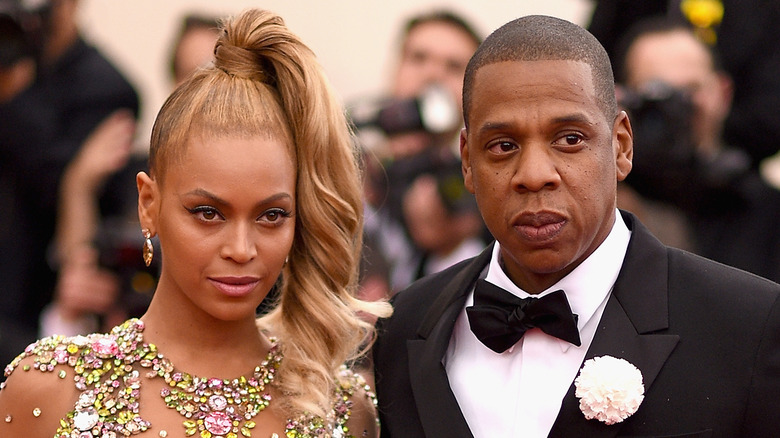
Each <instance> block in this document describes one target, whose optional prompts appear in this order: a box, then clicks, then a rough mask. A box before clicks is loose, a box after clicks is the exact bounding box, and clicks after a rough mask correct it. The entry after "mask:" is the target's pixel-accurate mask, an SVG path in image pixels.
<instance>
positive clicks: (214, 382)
mask: <svg viewBox="0 0 780 438" xmlns="http://www.w3.org/2000/svg"><path fill="white" fill-rule="evenodd" d="M209 386H210V387H212V388H217V389H219V388H222V380H220V379H215V378H211V379H209Z"/></svg>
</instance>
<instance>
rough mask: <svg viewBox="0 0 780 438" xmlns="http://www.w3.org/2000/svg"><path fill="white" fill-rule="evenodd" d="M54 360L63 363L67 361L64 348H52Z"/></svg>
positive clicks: (66, 353)
mask: <svg viewBox="0 0 780 438" xmlns="http://www.w3.org/2000/svg"><path fill="white" fill-rule="evenodd" d="M54 360H56V361H57V363H59V364H63V363H65V362H67V361H68V352H67V351H65V350H54Z"/></svg>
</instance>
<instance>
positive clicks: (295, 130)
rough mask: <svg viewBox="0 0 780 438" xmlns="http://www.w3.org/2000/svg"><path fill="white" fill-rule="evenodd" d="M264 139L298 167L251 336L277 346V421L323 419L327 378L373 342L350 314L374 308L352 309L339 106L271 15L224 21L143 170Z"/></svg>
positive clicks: (353, 255)
mask: <svg viewBox="0 0 780 438" xmlns="http://www.w3.org/2000/svg"><path fill="white" fill-rule="evenodd" d="M226 134H230V135H235V134H239V135H247V136H255V135H265V136H269V137H273V138H275V139H279V140H281V141H282V143H284V144H287V145H288V147H289V148H290V153H291V156H292V157H293V160H294V161H295V163H296V166H297V182H296V213H295V220H296V224H295V237H294V239H293V245H292V249H291V251H290V254H289V259H288V263H286V264H285V267H284V269H283V274H282V282H281V285H280V294H279V299H278V303H277V305H276V306H275V308H274V309H273V310H272V311H270V312H269V313H268V314H267V315H265V316H263V317H261V318H260V319H259V320H258V327H259V328H260V329H262V330H264V331H267V332H269V333H271V334H273V335H275V336H278V338H279V339H280V347H281V351H282V353H283V354H284V360H283V361H282V364H281V366H280V368H279V370H278V373H277V377H276V384H277V388H278V389H279V390H280V392H281V393H282V394H283V397H282V400H278V399H277V398H275V399H274V401H275V402H274V403H273V404H272V406H276V407H278V408H281V409H286V411H284V412H285V413H289V412H292V413H294V414H302V413H304V412H305V413H310V414H316V415H320V416H325V414H326V412H327V411H328V410H329V408H330V406H331V404H332V401H333V400H332V399H333V396H334V391H335V388H336V379H335V378H336V376H337V372H338V368H339V367H340V366H341V365H342V364H343V363H345V362H346V361H349V360H351V359H354V358H356V357H357V356H359V355H360V354H362V353H364V351H361V346H362V347H363V348H366V345H367V344H370V341H372V340H373V335H374V333H373V326H372V324H370V323H367V322H366V321H364V320H363V319H361V318H360V314H361V312H365V313H366V314H369V315H374V316H387V315H388V314H389V312H390V308H389V305H388V304H387V303H385V302H381V303H380V302H375V303H369V302H364V301H361V300H358V299H357V298H355V292H356V289H357V278H358V265H359V260H360V252H361V248H362V240H361V237H362V205H363V201H362V189H361V178H360V169H359V167H358V162H359V161H358V155H357V150H356V148H355V142H354V141H353V140H354V139H353V137H352V133H351V131H350V129H349V125H348V122H347V119H346V116H345V112H344V109H343V107H342V106H341V102H340V100H339V99H338V98H337V97H336V94H335V93H334V91H333V90H332V88H331V86H330V84H329V82H328V80H327V78H326V77H325V75H324V73H323V71H322V69H321V67H320V65H319V64H318V62H317V60H316V57H315V55H314V53H313V52H312V51H311V50H310V49H309V48H308V47H307V46H306V45H304V44H303V43H302V42H301V41H300V40H299V39H298V37H297V36H295V35H294V34H293V33H291V32H290V30H289V29H288V28H287V27H286V26H285V25H284V22H283V20H282V19H281V18H280V17H279V16H277V15H274V14H272V13H270V12H267V11H261V10H256V9H252V10H248V11H245V12H244V13H242V14H241V15H239V16H238V17H235V18H233V19H228V20H226V21H225V22H224V23H223V25H222V29H221V33H220V36H219V39H218V41H217V43H216V47H215V61H214V65H213V66H211V67H207V68H204V69H201V70H200V71H198V72H196V73H195V74H194V75H193V76H191V77H190V78H189V79H188V80H187V81H185V82H184V83H183V84H182V85H180V86H179V88H177V89H176V90H175V91H174V93H173V94H172V95H171V97H169V99H168V100H167V101H166V103H165V104H164V105H163V108H162V109H161V111H160V114H159V115H158V118H157V121H156V122H155V125H154V127H153V132H152V143H151V149H150V171H151V172H152V174H153V176H155V175H156V178H158V179H160V180H161V181H162V179H163V177H164V169H165V167H166V166H167V165H169V164H171V163H174V162H175V160H177V159H178V158H179V157H181V156H182V154H183V151H182V150H181V149H182V148H183V147H184V145H185V144H186V140H187V139H188V138H189V137H190V136H194V135H200V136H219V135H226Z"/></svg>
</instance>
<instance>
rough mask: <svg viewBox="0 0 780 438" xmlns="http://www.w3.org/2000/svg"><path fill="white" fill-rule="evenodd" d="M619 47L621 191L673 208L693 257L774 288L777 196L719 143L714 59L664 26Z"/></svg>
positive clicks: (737, 152) (720, 111) (688, 36)
mask: <svg viewBox="0 0 780 438" xmlns="http://www.w3.org/2000/svg"><path fill="white" fill-rule="evenodd" d="M620 47H621V49H620V50H619V52H618V58H617V59H618V60H619V61H618V63H617V64H616V67H617V68H618V70H617V77H618V80H619V82H621V83H622V86H623V87H625V88H624V89H622V90H621V93H620V95H621V97H620V104H621V105H622V106H623V107H625V108H626V109H627V110H628V111H629V113H630V116H631V121H632V127H633V130H634V145H635V146H634V168H633V170H632V172H631V175H629V177H628V178H627V179H626V181H625V184H627V185H628V186H629V187H630V188H631V189H633V190H634V191H635V192H636V193H638V194H639V195H640V196H643V197H646V198H648V199H651V200H656V201H662V202H664V203H666V204H668V205H672V206H674V207H676V208H677V209H679V211H680V212H681V213H682V215H683V217H684V218H685V219H686V220H687V222H688V224H689V227H688V232H689V238H690V240H691V243H692V248H691V249H692V250H693V251H694V252H696V253H698V254H700V255H703V256H705V257H708V258H711V259H713V260H716V261H719V262H722V263H725V264H728V265H731V266H735V267H738V268H741V269H744V270H747V271H749V272H752V273H755V274H758V275H761V276H763V277H766V278H769V279H771V280H774V281H780V228H778V227H777V226H776V224H777V222H778V220H779V219H780V192H778V191H777V190H776V189H774V188H772V187H771V186H769V185H768V184H767V183H766V182H765V181H764V180H763V179H762V178H761V176H760V174H759V173H758V172H757V170H756V169H755V168H753V167H752V166H751V161H750V158H749V157H748V156H747V154H746V153H745V152H744V150H743V149H740V148H739V147H738V146H739V145H728V144H726V143H725V141H724V139H723V129H724V121H725V120H726V118H727V117H728V115H729V109H730V103H731V93H732V83H731V80H730V78H729V77H728V75H727V74H726V73H725V72H723V71H722V69H721V68H720V64H719V62H718V57H717V55H716V54H715V52H714V50H712V49H711V47H710V46H708V45H707V44H705V43H703V42H702V41H700V40H699V39H697V37H696V35H695V34H694V32H693V31H692V30H691V29H690V27H688V26H687V25H685V24H680V23H678V22H676V21H670V20H668V19H663V18H657V19H656V18H654V19H648V20H645V21H642V22H640V23H638V24H637V25H636V26H635V27H634V28H632V29H631V30H630V31H629V32H628V33H627V34H626V37H625V40H624V41H623V44H622V45H621V46H620ZM624 189H625V187H624ZM625 195H626V192H625V190H623V191H622V192H621V196H619V199H621V198H622V202H625V199H626V197H625Z"/></svg>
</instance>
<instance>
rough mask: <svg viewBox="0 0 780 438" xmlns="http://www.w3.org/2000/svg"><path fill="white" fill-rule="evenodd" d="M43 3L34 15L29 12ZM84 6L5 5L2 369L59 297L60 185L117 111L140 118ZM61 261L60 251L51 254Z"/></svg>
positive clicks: (47, 0) (0, 139)
mask: <svg viewBox="0 0 780 438" xmlns="http://www.w3.org/2000/svg"><path fill="white" fill-rule="evenodd" d="M28 5H34V7H28ZM78 5H79V2H78V1H77V0H42V1H36V2H22V1H18V0H3V2H2V7H1V8H0V10H2V11H3V14H0V15H2V17H0V20H2V23H3V24H2V25H1V26H0V28H2V29H3V33H2V36H1V38H2V41H3V42H2V47H3V48H4V49H5V48H10V49H14V50H11V51H10V53H9V52H6V51H5V50H4V53H3V57H2V62H3V71H4V72H7V71H12V72H13V74H10V75H6V74H5V73H4V74H3V75H2V78H3V80H6V79H8V78H9V77H10V78H11V79H12V80H10V81H7V82H6V83H5V84H3V85H2V86H0V89H2V90H3V92H2V95H3V97H2V102H0V120H2V123H0V208H2V210H3V211H4V212H5V213H6V214H4V215H3V217H2V218H0V278H2V285H1V286H0V361H2V362H3V363H7V362H9V361H10V360H11V359H12V358H13V355H14V354H16V353H17V352H18V351H20V349H23V348H24V347H25V346H26V345H27V344H29V343H30V342H32V341H33V340H35V339H36V338H37V336H38V320H39V314H40V312H41V310H42V309H43V307H44V306H45V305H46V304H47V303H49V302H50V301H51V299H52V295H53V291H54V285H55V281H56V269H57V264H58V263H59V262H60V261H61V260H59V259H58V257H57V254H51V253H49V254H48V255H49V256H48V257H47V252H49V251H48V249H49V245H50V243H51V242H52V238H53V236H54V229H55V220H56V218H57V202H58V199H57V198H58V194H59V193H60V187H59V184H60V180H61V178H62V175H63V173H64V171H65V168H66V166H67V165H68V163H70V162H71V160H72V159H73V157H75V156H76V154H77V153H78V152H79V149H80V148H81V147H82V144H83V143H84V141H85V140H86V139H87V137H88V136H89V135H90V133H91V132H92V131H93V130H94V129H95V128H96V127H97V126H98V124H99V123H100V122H101V121H103V120H105V119H106V118H107V117H109V116H110V115H111V114H113V113H114V112H115V111H117V110H123V111H127V112H129V113H130V114H132V115H133V116H134V117H135V116H137V114H138V110H139V101H138V96H137V93H136V91H135V89H134V88H133V86H132V85H131V84H130V83H129V82H128V81H127V79H125V77H124V76H123V75H122V74H121V73H120V72H119V71H118V70H117V69H116V68H115V67H114V66H113V65H112V64H111V63H110V62H109V61H108V60H107V59H106V58H105V57H104V56H103V55H102V54H101V53H100V52H98V50H96V49H95V48H94V47H92V46H91V45H89V44H88V43H87V42H86V41H85V40H84V39H82V37H81V35H80V30H79V28H78V25H77V20H76V16H77V11H78ZM51 252H52V253H53V252H55V251H51Z"/></svg>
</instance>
